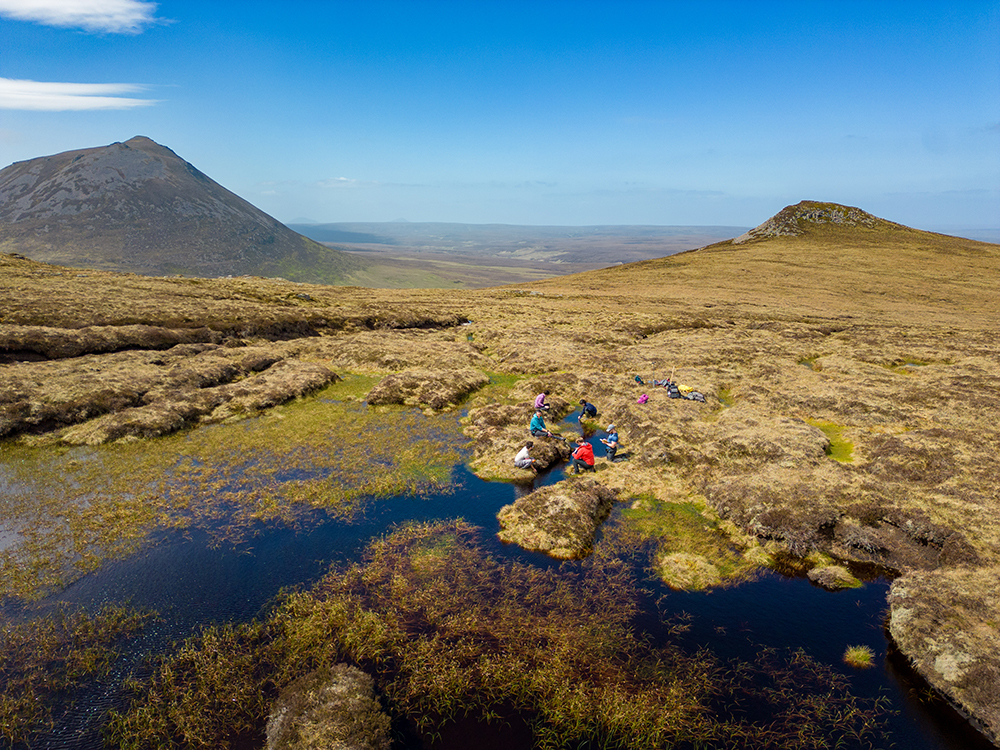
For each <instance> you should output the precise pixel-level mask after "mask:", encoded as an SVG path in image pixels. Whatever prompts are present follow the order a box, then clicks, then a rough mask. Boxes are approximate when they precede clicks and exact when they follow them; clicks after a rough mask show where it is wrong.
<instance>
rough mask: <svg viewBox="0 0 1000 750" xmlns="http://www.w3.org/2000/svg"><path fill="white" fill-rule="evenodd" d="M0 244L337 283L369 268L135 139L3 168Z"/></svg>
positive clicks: (77, 260)
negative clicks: (350, 274)
mask: <svg viewBox="0 0 1000 750" xmlns="http://www.w3.org/2000/svg"><path fill="white" fill-rule="evenodd" d="M0 249H3V250H6V251H8V252H12V251H17V252H20V253H23V254H25V255H28V256H29V257H31V258H33V259H35V260H40V261H46V262H51V263H61V264H65V265H70V266H75V267H87V268H98V269H104V270H114V271H133V272H136V273H142V274H147V275H168V274H178V273H179V274H184V275H192V276H226V275H234V276H237V275H243V274H251V275H257V276H281V277H285V278H289V279H292V280H296V281H315V282H326V283H338V282H340V281H341V280H342V279H343V278H344V277H345V276H346V275H347V274H349V273H351V272H356V271H358V270H361V269H363V268H364V267H365V265H366V264H365V263H364V262H363V261H362V260H360V259H358V258H356V257H354V256H351V255H348V254H346V253H342V252H339V251H336V250H332V249H330V248H326V247H323V246H322V245H320V244H318V243H316V242H313V241H312V240H310V239H307V238H305V237H303V236H302V235H300V234H297V233H295V232H293V231H292V230H290V229H289V228H288V227H286V226H284V225H283V224H281V223H280V222H279V221H277V220H276V219H274V218H272V217H270V216H268V215H267V214H265V213H264V212H263V211H261V210H259V209H258V208H256V207H254V206H252V205H251V204H249V203H247V202H246V201H245V200H243V199H242V198H240V197H239V196H237V195H235V194H233V193H231V192H230V191H228V190H226V189H225V188H224V187H222V186H221V185H219V184H218V183H216V182H214V181H213V180H211V179H210V178H208V177H207V176H206V175H204V174H202V173H201V172H199V171H198V170H197V169H195V167H193V166H192V165H191V164H189V163H188V162H186V161H184V160H183V159H181V158H180V157H178V156H177V155H176V154H175V153H174V152H173V151H171V150H170V149H168V148H165V147H163V146H160V145H159V144H157V143H154V142H153V141H151V140H150V139H149V138H145V137H142V136H137V137H135V138H132V139H131V140H129V141H127V142H125V143H113V144H111V145H110V146H104V147H101V148H90V149H83V150H80V151H67V152H65V153H62V154H56V155H54V156H47V157H41V158H38V159H31V160H29V161H23V162H18V163H16V164H11V165H10V166H9V167H7V168H5V169H3V170H2V171H0Z"/></svg>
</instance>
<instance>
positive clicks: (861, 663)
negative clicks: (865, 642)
mask: <svg viewBox="0 0 1000 750" xmlns="http://www.w3.org/2000/svg"><path fill="white" fill-rule="evenodd" d="M874 658H875V652H874V651H872V649H871V648H870V647H869V646H848V647H847V648H846V649H844V663H845V664H849V665H850V666H852V667H854V668H855V669H870V668H871V667H873V666H875V664H874Z"/></svg>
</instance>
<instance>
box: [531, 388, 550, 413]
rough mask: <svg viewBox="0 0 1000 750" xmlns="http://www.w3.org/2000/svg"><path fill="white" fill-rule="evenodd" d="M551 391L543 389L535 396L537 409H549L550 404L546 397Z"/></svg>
mask: <svg viewBox="0 0 1000 750" xmlns="http://www.w3.org/2000/svg"><path fill="white" fill-rule="evenodd" d="M549 393H550V391H542V392H541V393H539V394H538V395H537V396H535V411H548V410H549V405H548V404H547V403H546V402H545V397H546V396H548V395H549Z"/></svg>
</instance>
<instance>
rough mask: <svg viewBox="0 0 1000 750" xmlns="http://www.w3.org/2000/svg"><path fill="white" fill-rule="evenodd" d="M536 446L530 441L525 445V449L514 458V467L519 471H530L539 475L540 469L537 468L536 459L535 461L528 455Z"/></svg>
mask: <svg viewBox="0 0 1000 750" xmlns="http://www.w3.org/2000/svg"><path fill="white" fill-rule="evenodd" d="M534 445H535V444H534V443H533V442H532V441H530V440H529V441H528V442H527V443H525V444H524V447H523V448H521V450H519V451H518V452H517V455H516V456H514V466H516V467H517V468H519V469H530V470H531V471H533V472H535V473H536V474H537V473H538V469H537V468H535V459H533V458H532V457H531V454H530V453H528V451H529V449H530V448H532V447H533V446H534Z"/></svg>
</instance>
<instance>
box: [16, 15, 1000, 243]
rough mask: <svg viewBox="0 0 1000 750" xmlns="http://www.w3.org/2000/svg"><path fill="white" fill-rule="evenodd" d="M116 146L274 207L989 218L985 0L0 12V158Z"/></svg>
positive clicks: (990, 66) (993, 131)
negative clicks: (178, 160) (155, 153)
mask: <svg viewBox="0 0 1000 750" xmlns="http://www.w3.org/2000/svg"><path fill="white" fill-rule="evenodd" d="M134 135H145V136H149V137H150V138H152V139H153V140H155V141H157V142H158V143H161V144H163V145H165V146H168V147H169V148H171V149H173V150H174V151H175V152H177V154H178V155H180V156H181V157H183V158H184V159H187V160H188V161H190V162H191V163H192V164H194V165H195V166H196V167H198V168H199V169H200V170H202V171H203V172H205V173H206V174H208V175H209V176H210V177H212V178H213V179H215V180H216V181H218V182H220V183H221V184H222V185H224V186H225V187H227V188H229V189H230V190H232V191H234V192H235V193H237V194H239V195H241V196H242V197H244V198H246V199H247V200H249V201H250V202H251V203H254V204H255V205H257V206H259V207H260V208H262V209H263V210H265V211H267V212H268V213H270V214H272V215H273V216H275V217H276V218H278V219H280V220H282V221H286V222H290V221H294V220H297V219H303V218H308V219H312V220H315V221H323V222H340V221H392V220H396V219H407V220H410V221H449V222H468V223H493V222H498V223H508V224H569V225H586V224H716V225H719V224H721V225H732V226H753V225H756V224H758V223H760V222H762V221H764V220H765V219H766V218H768V217H769V216H771V215H773V214H774V213H776V212H777V211H779V210H780V209H781V208H782V207H784V206H785V205H788V204H790V203H796V202H798V201H799V200H803V199H814V200H830V201H836V202H839V203H845V204H848V205H854V206H859V207H861V208H863V209H865V210H867V211H870V212H872V213H875V214H876V215H879V216H882V217H884V218H887V219H891V220H893V221H898V222H901V223H904V224H908V225H910V226H915V227H919V228H922V229H936V230H944V231H947V230H949V229H956V228H968V227H990V228H998V227H1000V0H997V1H995V2H977V1H976V0H963V2H960V3H955V2H918V1H913V2H892V1H886V2H871V1H869V2H852V1H850V0H845V1H842V2H822V1H818V2H768V1H767V0H761V1H759V2H749V1H741V2H628V1H627V0H620V1H619V2H586V1H585V0H580V1H578V2H538V1H536V2H499V1H498V2H480V3H476V2H468V1H467V0H466V1H465V2H419V1H418V0H409V1H408V2H380V1H379V0H368V1H366V2H359V1H358V0H353V1H352V2H336V1H332V0H331V1H328V2H292V3H276V2H213V1H212V0H199V1H197V2H186V1H185V2H170V1H169V0H164V2H160V3H156V4H154V3H146V2H139V1H138V0H87V1H86V2H83V1H81V0H0V166H5V165H7V164H10V163H11V162H14V161H20V160H24V159H31V158H34V157H37V156H45V155H49V154H54V153H58V152H61V151H67V150H72V149H78V148H87V147H92V146H101V145H106V144H109V143H112V142H115V141H124V140H127V139H129V138H131V137H132V136H134Z"/></svg>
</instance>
